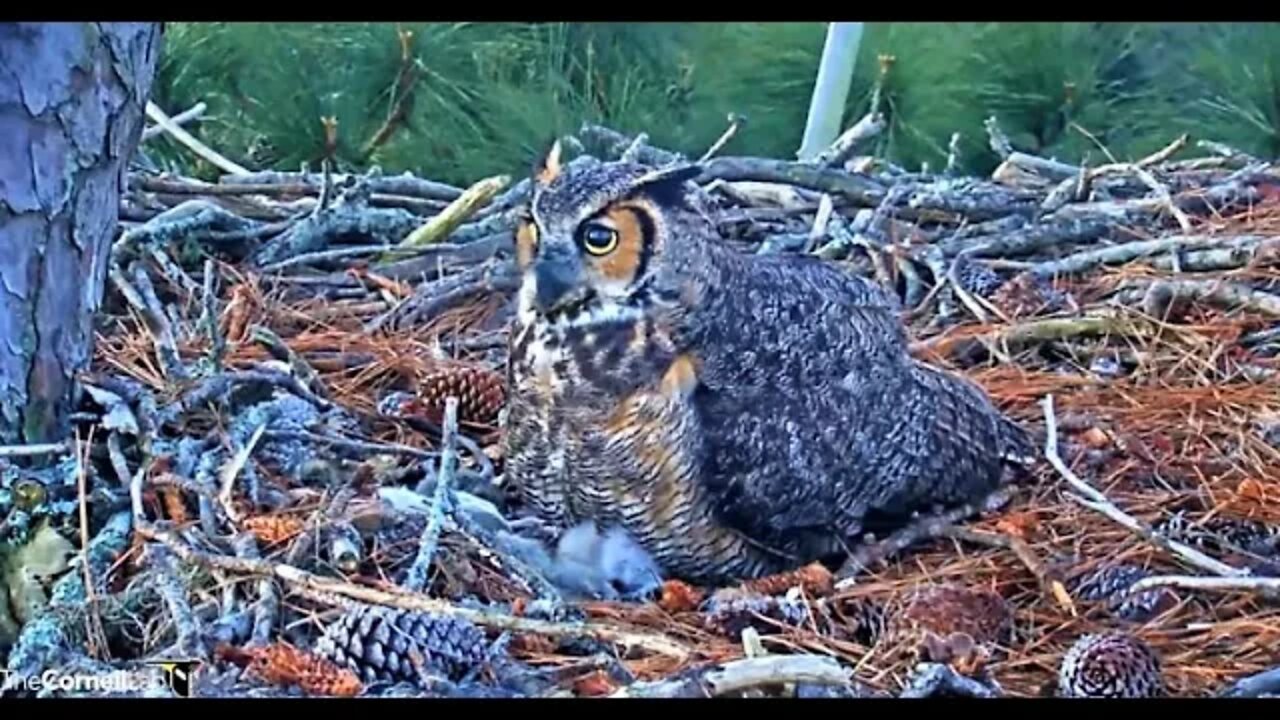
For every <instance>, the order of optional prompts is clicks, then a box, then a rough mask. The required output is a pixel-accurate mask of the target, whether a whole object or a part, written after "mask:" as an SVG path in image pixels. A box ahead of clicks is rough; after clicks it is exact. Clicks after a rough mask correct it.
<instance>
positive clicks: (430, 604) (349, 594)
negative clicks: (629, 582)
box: [138, 524, 690, 659]
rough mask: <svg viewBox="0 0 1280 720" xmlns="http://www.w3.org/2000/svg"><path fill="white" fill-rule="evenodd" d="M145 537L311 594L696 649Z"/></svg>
mask: <svg viewBox="0 0 1280 720" xmlns="http://www.w3.org/2000/svg"><path fill="white" fill-rule="evenodd" d="M138 532H139V534H141V535H142V536H144V537H147V538H150V539H152V540H156V541H158V542H162V543H164V544H165V545H166V546H167V547H168V548H169V549H171V550H173V551H174V553H175V554H177V555H178V557H180V558H182V559H183V560H186V561H188V562H193V563H196V564H198V565H200V566H202V567H207V568H213V569H218V570H222V571H224V572H236V573H242V574H247V575H255V576H259V577H275V578H277V579H279V580H281V581H282V582H284V583H285V584H286V585H288V586H290V587H291V588H292V589H293V590H294V591H295V592H299V593H300V594H306V595H308V596H309V597H313V598H318V599H322V600H323V599H325V598H331V597H338V598H347V599H350V600H355V601H359V602H364V603H368V604H372V605H382V606H386V607H396V608H401V609H404V610H416V611H420V612H431V613H439V614H442V615H448V616H452V617H458V618H463V619H466V620H470V621H471V622H474V623H476V624H478V625H483V626H486V627H492V628H495V629H500V630H511V631H515V632H529V633H538V634H544V635H548V636H552V637H574V636H582V635H586V636H589V637H594V638H596V639H598V640H602V641H606V642H616V643H619V644H621V645H624V646H633V647H637V648H642V649H646V650H650V651H652V652H656V653H660V654H663V655H667V656H671V657H675V658H678V659H683V658H686V657H688V656H689V654H690V650H689V648H687V647H685V646H684V645H682V644H680V643H677V642H675V641H673V640H670V639H668V638H666V637H662V636H659V635H651V634H647V633H641V632H631V631H628V630H624V629H621V628H617V627H613V626H611V625H604V624H600V623H554V622H545V621H541V620H531V619H529V618H522V617H515V616H512V615H505V614H502V613H495V612H489V611H484V610H475V609H472V608H466V607H459V606H456V605H453V604H450V603H448V602H445V601H443V600H437V599H435V598H431V597H427V596H425V595H422V594H421V593H414V592H410V591H406V590H403V589H399V588H396V589H386V590H384V589H378V588H373V587H368V586H362V585H355V584H352V583H348V582H345V581H341V580H335V579H333V578H328V577H324V576H320V575H314V574H312V573H309V572H306V571H305V570H301V569H299V568H296V567H293V566H292V565H285V564H283V563H275V562H270V561H266V560H252V559H246V558H231V557H225V556H222V555H214V554H211V553H206V552H202V551H199V550H196V549H195V548H192V547H191V546H190V545H188V544H186V543H185V542H184V541H182V540H181V539H179V538H178V537H177V536H176V535H174V534H173V533H172V532H170V531H167V530H161V529H159V528H156V527H155V526H152V525H150V524H146V525H143V526H141V527H139V528H138Z"/></svg>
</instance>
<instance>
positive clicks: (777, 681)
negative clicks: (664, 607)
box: [612, 655, 853, 698]
mask: <svg viewBox="0 0 1280 720" xmlns="http://www.w3.org/2000/svg"><path fill="white" fill-rule="evenodd" d="M852 678H853V674H852V672H851V671H850V670H847V669H845V668H843V667H841V666H840V664H839V663H838V662H836V661H835V660H834V659H832V658H829V657H823V656H821V655H766V656H763V657H750V658H743V659H741V660H732V661H730V662H727V663H724V664H722V665H718V666H711V667H708V668H706V669H704V670H703V671H702V672H699V673H697V674H695V675H693V676H692V677H685V678H681V679H679V680H663V681H659V682H654V683H633V684H631V685H629V686H627V687H624V688H622V689H621V690H618V691H617V692H615V693H613V695H612V697H620V698H622V697H630V698H693V697H724V696H726V695H729V694H732V693H738V692H742V691H744V690H751V689H755V688H764V687H771V686H776V687H781V686H785V685H793V684H798V683H814V684H819V685H836V686H845V687H847V686H850V685H852V683H853V679H852Z"/></svg>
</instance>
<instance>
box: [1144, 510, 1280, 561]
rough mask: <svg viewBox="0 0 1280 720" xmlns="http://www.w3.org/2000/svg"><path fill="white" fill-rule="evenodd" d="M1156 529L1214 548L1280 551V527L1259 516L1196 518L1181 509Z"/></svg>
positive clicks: (1265, 553) (1261, 552)
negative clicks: (1257, 518) (1273, 525)
mask: <svg viewBox="0 0 1280 720" xmlns="http://www.w3.org/2000/svg"><path fill="white" fill-rule="evenodd" d="M1156 532H1158V533H1160V534H1161V535H1164V536H1165V537H1167V538H1169V539H1170V540H1175V541H1177V542H1180V543H1183V544H1185V545H1193V546H1195V547H1198V548H1200V549H1201V550H1207V551H1210V552H1231V551H1232V550H1234V549H1237V548H1238V549H1240V550H1244V551H1245V552H1249V553H1254V554H1256V555H1262V556H1264V557H1266V556H1269V555H1272V554H1275V553H1277V552H1280V528H1275V527H1271V526H1270V525H1267V524H1266V523H1260V522H1257V521H1255V520H1239V519H1236V518H1228V517H1215V518H1211V519H1209V520H1206V521H1204V522H1196V521H1194V520H1192V519H1191V518H1189V517H1188V516H1187V515H1186V513H1184V512H1177V513H1174V514H1173V515H1171V516H1170V517H1169V518H1167V519H1166V520H1164V521H1163V522H1161V523H1160V524H1159V525H1157V526H1156Z"/></svg>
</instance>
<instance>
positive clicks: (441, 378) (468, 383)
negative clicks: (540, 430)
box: [416, 365, 506, 425]
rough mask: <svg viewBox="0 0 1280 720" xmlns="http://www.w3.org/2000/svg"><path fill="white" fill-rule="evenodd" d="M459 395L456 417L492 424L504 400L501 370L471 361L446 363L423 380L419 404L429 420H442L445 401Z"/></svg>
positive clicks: (438, 422) (459, 419) (422, 412)
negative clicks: (441, 368)
mask: <svg viewBox="0 0 1280 720" xmlns="http://www.w3.org/2000/svg"><path fill="white" fill-rule="evenodd" d="M450 396H453V397H456V398H458V421H459V422H468V423H477V424H482V425H492V424H494V423H496V422H497V420H498V413H500V412H501V411H502V407H503V405H504V404H505V403H506V387H505V383H504V382H503V378H502V374H501V373H498V372H495V371H493V370H489V369H487V368H483V367H477V366H474V365H459V366H454V367H448V368H445V369H443V370H439V371H437V372H434V373H432V374H431V375H428V376H427V377H426V378H425V379H424V380H423V381H422V387H421V390H420V391H419V396H418V397H419V399H418V406H419V407H418V408H416V409H417V410H418V411H419V412H420V413H421V414H422V415H423V416H424V417H425V418H427V419H428V420H430V421H432V422H434V423H436V424H440V423H442V422H444V406H445V401H446V400H448V399H449V397H450Z"/></svg>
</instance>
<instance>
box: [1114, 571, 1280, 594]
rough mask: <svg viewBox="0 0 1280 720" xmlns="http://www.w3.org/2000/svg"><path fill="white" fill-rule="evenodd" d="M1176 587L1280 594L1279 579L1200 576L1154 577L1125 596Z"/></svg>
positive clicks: (1134, 585)
mask: <svg viewBox="0 0 1280 720" xmlns="http://www.w3.org/2000/svg"><path fill="white" fill-rule="evenodd" d="M1161 587H1175V588H1182V589H1184V590H1211V591H1220V592H1233V591H1237V590H1239V591H1245V592H1257V593H1261V594H1264V595H1271V594H1274V593H1280V578H1277V577H1200V576H1198V575H1154V576H1152V577H1148V578H1143V579H1141V580H1139V581H1138V582H1136V583H1134V584H1132V585H1130V586H1129V588H1128V589H1127V590H1126V591H1125V593H1124V594H1125V595H1137V594H1138V593H1140V592H1142V591H1144V590H1150V589H1152V588H1161Z"/></svg>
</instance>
